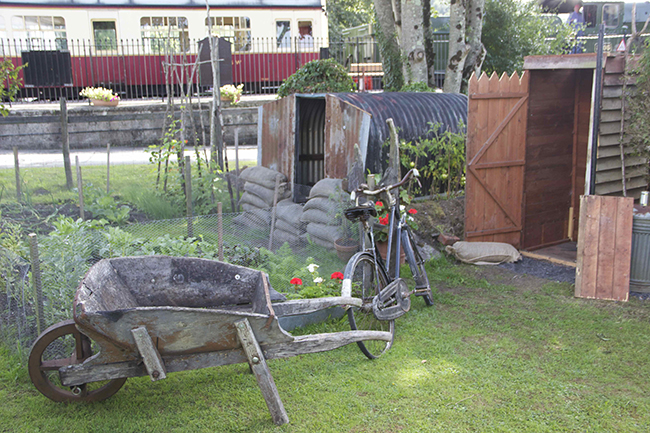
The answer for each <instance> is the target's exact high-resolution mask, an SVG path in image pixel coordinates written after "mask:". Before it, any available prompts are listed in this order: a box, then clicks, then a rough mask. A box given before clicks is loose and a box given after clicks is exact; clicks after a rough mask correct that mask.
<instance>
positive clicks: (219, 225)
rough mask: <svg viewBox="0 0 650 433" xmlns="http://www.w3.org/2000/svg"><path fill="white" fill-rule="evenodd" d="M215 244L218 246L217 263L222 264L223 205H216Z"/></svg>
mask: <svg viewBox="0 0 650 433" xmlns="http://www.w3.org/2000/svg"><path fill="white" fill-rule="evenodd" d="M217 242H218V245H219V249H218V251H219V261H220V262H223V204H222V203H221V202H219V203H217Z"/></svg>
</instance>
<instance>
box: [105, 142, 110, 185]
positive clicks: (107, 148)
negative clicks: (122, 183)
mask: <svg viewBox="0 0 650 433" xmlns="http://www.w3.org/2000/svg"><path fill="white" fill-rule="evenodd" d="M110 192H111V143H106V194H108V193H110Z"/></svg>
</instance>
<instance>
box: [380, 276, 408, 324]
mask: <svg viewBox="0 0 650 433" xmlns="http://www.w3.org/2000/svg"><path fill="white" fill-rule="evenodd" d="M391 304H395V305H391ZM386 305H390V306H386ZM410 309H411V299H410V298H409V292H408V286H407V285H406V282H405V281H404V280H403V279H401V278H398V279H396V280H395V281H393V282H391V283H390V284H389V285H387V286H386V287H384V288H383V289H382V291H381V292H379V294H378V295H377V296H375V297H374V298H373V300H372V312H373V313H374V315H375V317H376V318H377V320H395V319H397V318H398V317H401V316H403V315H404V314H406V313H407V312H408V311H409V310H410Z"/></svg>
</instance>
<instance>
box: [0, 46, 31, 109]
mask: <svg viewBox="0 0 650 433" xmlns="http://www.w3.org/2000/svg"><path fill="white" fill-rule="evenodd" d="M26 66H27V63H25V64H24V65H22V66H19V67H17V68H16V67H15V66H14V64H13V63H12V61H11V59H8V58H5V59H4V60H2V61H1V62H0V115H2V116H3V117H4V116H6V115H7V114H9V111H8V110H7V109H6V108H5V106H4V104H3V103H2V102H3V101H6V100H9V101H13V100H14V98H15V97H16V94H17V93H18V90H19V89H20V87H19V86H20V82H21V81H22V80H21V79H20V77H19V76H18V74H19V73H20V70H21V69H23V68H24V67H26Z"/></svg>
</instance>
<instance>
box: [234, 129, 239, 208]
mask: <svg viewBox="0 0 650 433" xmlns="http://www.w3.org/2000/svg"><path fill="white" fill-rule="evenodd" d="M235 173H236V175H237V182H236V183H235V191H236V193H237V211H236V212H239V199H240V197H239V128H237V129H235Z"/></svg>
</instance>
